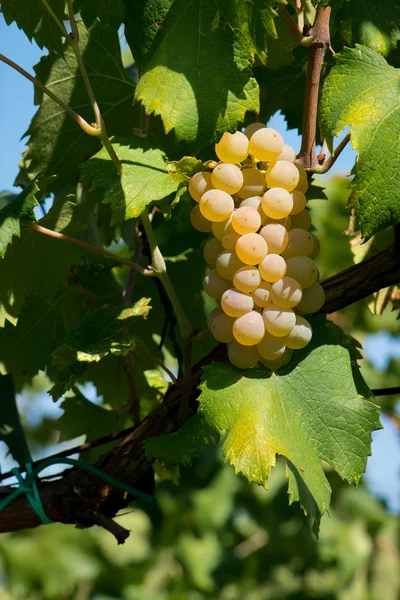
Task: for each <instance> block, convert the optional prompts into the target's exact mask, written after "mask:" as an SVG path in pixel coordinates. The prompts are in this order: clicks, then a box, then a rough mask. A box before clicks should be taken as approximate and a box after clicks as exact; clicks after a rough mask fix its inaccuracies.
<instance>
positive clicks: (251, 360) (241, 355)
mask: <svg viewBox="0 0 400 600" xmlns="http://www.w3.org/2000/svg"><path fill="white" fill-rule="evenodd" d="M228 358H229V360H230V362H231V363H232V364H233V365H234V366H235V367H237V368H238V369H251V367H254V366H255V365H256V364H257V363H258V361H259V359H260V356H259V354H258V352H257V349H256V347H255V346H242V344H239V343H238V342H236V341H234V342H231V343H230V344H228Z"/></svg>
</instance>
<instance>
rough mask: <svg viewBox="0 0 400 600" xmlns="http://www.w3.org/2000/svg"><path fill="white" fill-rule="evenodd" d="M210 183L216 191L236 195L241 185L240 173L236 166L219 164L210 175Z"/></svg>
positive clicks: (241, 177) (241, 176)
mask: <svg viewBox="0 0 400 600" xmlns="http://www.w3.org/2000/svg"><path fill="white" fill-rule="evenodd" d="M211 183H212V185H213V186H214V187H215V188H216V189H217V190H222V191H223V192H226V193H227V194H236V192H238V191H239V190H240V188H241V187H242V185H243V175H242V171H241V170H240V169H239V167H237V166H236V165H231V164H229V163H220V164H219V165H217V166H216V167H215V169H214V170H213V172H212V174H211Z"/></svg>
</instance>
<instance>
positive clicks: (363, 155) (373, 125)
mask: <svg viewBox="0 0 400 600" xmlns="http://www.w3.org/2000/svg"><path fill="white" fill-rule="evenodd" d="M336 61H337V64H336V66H335V67H334V68H333V69H332V71H331V72H330V74H329V75H328V77H327V78H326V80H325V83H324V86H323V92H322V98H321V104H320V120H321V126H322V130H323V134H324V136H325V137H326V139H327V141H328V143H329V145H330V147H331V148H332V140H333V137H334V136H336V135H339V133H340V132H341V131H342V130H343V129H344V128H345V127H346V126H348V125H349V126H350V128H351V129H350V134H351V142H352V146H353V148H355V149H357V150H358V160H357V163H356V165H355V167H354V169H353V173H354V175H355V177H354V179H353V180H352V182H351V187H352V194H351V196H350V199H349V206H350V207H353V208H354V209H355V211H356V214H357V218H358V221H359V223H360V227H361V233H362V235H363V237H365V238H369V237H370V236H371V235H373V234H374V233H376V232H377V231H379V230H382V229H385V228H386V227H389V226H390V225H396V224H397V223H399V222H400V201H399V197H400V183H399V178H398V172H399V168H400V159H399V154H398V140H399V135H400V105H399V97H398V91H399V90H398V86H399V78H400V70H398V69H394V68H393V67H391V66H390V65H389V64H388V63H387V62H386V60H385V59H384V58H383V57H382V56H381V55H379V54H377V53H376V52H374V51H373V50H370V49H369V48H365V47H364V46H357V47H356V48H345V49H344V50H343V51H342V52H341V53H340V54H337V55H336Z"/></svg>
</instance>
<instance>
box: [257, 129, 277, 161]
mask: <svg viewBox="0 0 400 600" xmlns="http://www.w3.org/2000/svg"><path fill="white" fill-rule="evenodd" d="M283 146H284V142H283V137H282V136H281V134H280V133H278V132H277V131H275V129H271V128H270V127H264V128H262V129H259V130H258V131H256V132H255V133H253V135H252V136H251V139H250V142H249V152H250V154H251V155H252V156H254V158H257V159H258V160H265V161H271V160H276V159H277V158H278V156H279V155H280V153H281V152H282V150H283Z"/></svg>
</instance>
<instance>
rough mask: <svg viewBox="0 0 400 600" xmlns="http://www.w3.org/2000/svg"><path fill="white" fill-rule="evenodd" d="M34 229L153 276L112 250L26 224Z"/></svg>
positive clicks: (148, 270)
mask: <svg viewBox="0 0 400 600" xmlns="http://www.w3.org/2000/svg"><path fill="white" fill-rule="evenodd" d="M28 227H30V228H31V229H33V230H34V231H38V232H39V233H43V234H44V235H48V236H50V237H53V238H56V239H58V240H63V241H64V242H68V243H70V244H75V246H80V247H81V248H85V250H90V252H96V254H101V255H102V256H105V257H107V258H111V260H115V261H116V262H120V263H122V264H123V265H127V266H128V267H130V268H131V269H135V271H137V272H138V273H141V275H146V276H147V277H153V276H154V275H155V273H154V272H153V271H152V270H151V269H145V268H144V267H141V266H140V265H138V264H136V263H134V262H132V261H131V260H128V259H127V258H122V257H121V256H118V255H116V254H113V253H112V252H108V250H103V249H102V248H98V247H97V246H92V244H88V243H87V242H83V241H82V240H78V239H77V238H73V237H70V236H69V235H65V234H64V233H60V232H59V231H53V230H52V229H47V227H42V226H41V225H38V224H37V223H30V224H29V225H28Z"/></svg>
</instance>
